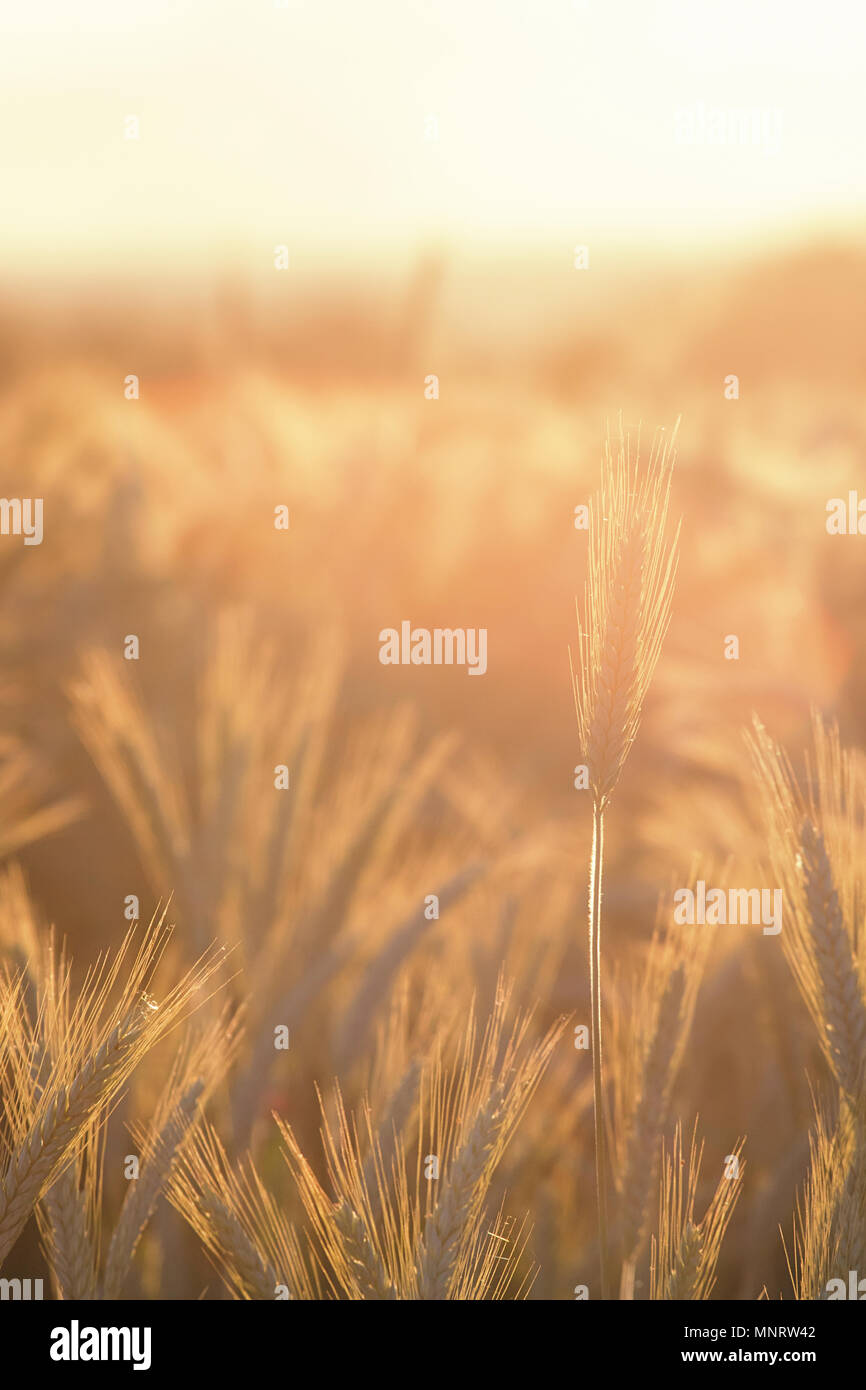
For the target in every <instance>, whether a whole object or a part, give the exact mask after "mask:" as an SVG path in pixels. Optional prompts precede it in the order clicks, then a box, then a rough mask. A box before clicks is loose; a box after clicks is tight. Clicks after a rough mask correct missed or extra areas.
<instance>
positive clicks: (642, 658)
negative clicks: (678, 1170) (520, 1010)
mask: <svg viewBox="0 0 866 1390" xmlns="http://www.w3.org/2000/svg"><path fill="white" fill-rule="evenodd" d="M675 436H676V428H675V429H674V431H673V435H672V436H671V438H670V440H668V439H666V438H665V437H664V435H663V434H662V433H661V432H660V433H659V434H658V435H657V436H656V439H655V442H654V444H653V447H652V450H651V452H650V456H649V459H648V461H647V463H646V466H645V467H643V468H641V466H640V463H639V451H640V450H639V441H638V446H637V448H636V449H635V450H634V452H632V448H631V443H630V440H629V438H628V436H627V435H625V434H624V433H623V430H622V425H621V424H620V428H619V432H618V435H617V437H616V438H615V439H612V438H611V436H610V435H608V438H607V440H606V443H605V450H604V460H603V464H602V475H601V488H600V490H599V492H598V493H597V495H596V496H595V497H594V498H593V500H592V502H591V504H590V509H589V510H590V525H589V559H588V572H587V581H586V589H585V593H584V602H583V609H582V611H581V609H580V607H578V639H579V640H578V659H577V663H576V664H575V662H574V660H573V658H572V662H571V673H572V684H573V688H574V704H575V711H576V714H577V726H578V733H579V737H580V743H581V748H582V753H583V757H584V759H585V761H586V766H587V768H588V771H589V787H590V790H591V793H592V850H591V853H590V861H589V978H590V1003H591V1015H592V1027H591V1032H592V1075H593V1113H594V1126H595V1177H596V1204H597V1210H598V1243H599V1265H600V1277H601V1296H602V1298H607V1297H608V1269H609V1260H608V1222H607V1153H606V1148H607V1143H606V1128H605V1127H606V1118H605V1102H604V1097H605V1089H604V1063H603V1050H602V991H601V902H602V882H603V869H604V817H605V811H606V809H607V807H608V804H609V802H610V798H611V796H612V794H613V792H614V789H615V787H616V784H617V782H618V781H619V777H620V773H621V772H622V769H623V765H624V764H625V760H626V758H627V756H628V752H629V749H630V748H631V745H632V743H633V742H634V740H635V737H636V735H637V731H638V727H639V725H640V717H641V710H642V708H643V702H644V697H645V696H646V692H647V689H648V688H649V683H650V680H651V679H652V675H653V671H654V670H655V666H656V662H657V661H658V657H659V652H660V650H661V644H662V641H663V639H664V635H665V632H666V631H667V627H668V623H669V621H670V611H671V598H672V595H673V586H674V576H675V572H676V559H677V538H676V537H674V539H673V541H672V542H668V541H667V539H666V535H665V531H666V524H667V515H668V505H669V499H670V481H671V470H672V467H673V457H674V454H673V444H674V439H675Z"/></svg>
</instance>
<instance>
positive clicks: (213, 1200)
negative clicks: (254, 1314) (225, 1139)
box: [201, 1192, 279, 1299]
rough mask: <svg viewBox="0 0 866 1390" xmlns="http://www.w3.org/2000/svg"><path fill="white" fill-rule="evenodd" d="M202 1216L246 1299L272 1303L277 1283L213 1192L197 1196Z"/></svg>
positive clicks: (251, 1243)
mask: <svg viewBox="0 0 866 1390" xmlns="http://www.w3.org/2000/svg"><path fill="white" fill-rule="evenodd" d="M201 1209H202V1214H203V1215H204V1217H205V1218H206V1220H207V1222H208V1225H209V1227H210V1230H211V1232H212V1233H213V1238H214V1241H215V1243H216V1245H217V1246H218V1247H219V1249H220V1251H221V1253H222V1255H223V1258H224V1259H225V1261H226V1263H227V1264H228V1265H230V1266H231V1269H232V1272H233V1274H234V1275H235V1276H236V1278H237V1282H238V1283H239V1284H240V1285H242V1286H243V1288H244V1289H245V1290H246V1292H247V1294H248V1295H249V1297H250V1298H253V1299H273V1297H274V1295H275V1293H276V1288H277V1284H278V1283H279V1280H278V1279H277V1277H276V1275H275V1274H274V1272H273V1270H271V1269H269V1268H268V1266H267V1265H266V1263H265V1261H264V1260H263V1259H262V1257H261V1255H260V1254H259V1252H258V1250H257V1249H256V1247H255V1246H254V1245H253V1242H252V1241H251V1240H250V1238H249V1236H248V1235H247V1233H246V1231H245V1230H244V1229H243V1227H242V1226H241V1224H240V1222H239V1221H238V1219H237V1217H236V1216H234V1214H233V1213H232V1212H230V1211H229V1209H228V1207H226V1206H224V1204H223V1203H222V1202H221V1201H220V1200H219V1198H218V1197H217V1196H215V1195H214V1193H213V1192H203V1193H202V1194H201Z"/></svg>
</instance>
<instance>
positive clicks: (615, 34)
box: [0, 0, 866, 276]
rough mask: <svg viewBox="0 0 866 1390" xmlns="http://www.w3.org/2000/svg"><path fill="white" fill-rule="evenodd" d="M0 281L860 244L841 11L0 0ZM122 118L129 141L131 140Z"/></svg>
mask: <svg viewBox="0 0 866 1390" xmlns="http://www.w3.org/2000/svg"><path fill="white" fill-rule="evenodd" d="M0 16H2V22H0V110H2V118H0V257H2V259H0V264H2V265H3V266H4V267H5V269H6V270H7V271H9V270H10V269H12V270H21V271H30V272H35V273H37V274H45V273H48V272H58V273H61V274H64V273H65V274H70V275H73V276H74V275H75V274H77V273H84V272H88V273H89V272H91V271H93V270H99V269H104V270H110V269H111V268H112V267H121V266H129V265H130V264H137V265H140V266H142V267H148V266H151V265H166V264H173V265H180V266H194V265H196V264H198V265H201V266H203V267H204V266H211V265H213V264H215V263H226V262H231V263H239V264H252V263H256V264H265V263H267V264H268V265H270V264H271V263H272V257H273V247H274V246H275V245H277V244H285V245H287V246H288V247H289V253H290V264H291V265H292V266H293V267H295V268H296V267H298V266H299V265H300V266H302V265H303V264H304V263H305V262H308V263H309V264H313V263H316V262H320V261H321V260H322V259H323V258H327V259H330V260H331V261H333V262H335V263H336V262H345V263H346V264H356V263H359V262H363V261H364V259H365V258H374V257H379V258H382V257H385V258H388V257H396V258H398V259H399V258H400V257H401V256H403V255H404V254H405V255H407V256H411V254H414V251H415V249H416V248H417V247H418V245H419V244H421V245H423V244H430V243H435V242H437V241H444V242H445V243H447V244H448V245H449V246H452V247H464V248H474V250H475V252H476V253H477V254H484V253H485V252H489V253H491V254H493V253H495V251H496V250H497V249H502V248H509V247H517V246H520V245H523V244H534V245H538V244H543V245H545V246H547V247H548V249H549V250H550V252H551V254H555V255H558V254H559V251H560V248H561V250H562V254H563V255H570V254H571V248H573V247H574V246H575V245H577V244H591V243H592V242H593V241H594V240H595V241H597V240H598V239H599V238H603V237H612V238H616V237H620V238H623V237H625V238H628V239H631V240H633V241H636V242H638V243H645V244H647V245H665V246H668V247H673V248H676V247H684V248H685V247H689V248H692V249H693V248H694V247H695V246H699V245H703V244H706V243H710V242H713V243H721V244H722V245H732V244H736V243H740V242H742V243H746V242H749V241H750V240H754V239H756V238H757V239H759V238H761V237H770V238H772V237H779V236H785V237H789V236H790V235H791V233H792V232H796V233H799V232H802V231H804V230H805V231H808V230H809V229H818V230H824V229H826V228H828V227H835V226H840V227H844V228H848V229H854V230H855V231H856V232H858V233H859V232H860V231H861V230H862V226H863V224H864V222H866V159H864V157H863V153H864V151H863V131H864V129H866V7H863V6H858V5H855V4H852V3H851V0H824V2H823V3H822V4H821V5H815V4H814V3H811V0H810V3H805V0H793V2H792V0H724V3H721V2H720V0H629V3H621V0H534V2H533V0H526V3H518V0H368V3H365V4H359V3H357V0H288V3H286V4H284V5H283V4H280V0H277V3H276V4H275V3H274V0H232V3H226V0H220V2H219V3H214V2H213V0H176V2H175V3H172V0H77V3H75V4H70V3H69V0H27V3H26V4H21V3H19V0H0ZM130 115H133V116H135V117H137V119H138V122H139V138H138V139H137V140H129V139H125V138H124V123H125V121H126V118H127V117H128V116H130Z"/></svg>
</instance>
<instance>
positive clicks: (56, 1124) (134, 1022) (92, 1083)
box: [0, 1011, 145, 1265]
mask: <svg viewBox="0 0 866 1390" xmlns="http://www.w3.org/2000/svg"><path fill="white" fill-rule="evenodd" d="M144 1026H145V1023H144V1018H143V1017H142V1014H141V1012H140V1011H137V1012H136V1013H135V1014H133V1016H132V1017H131V1018H128V1019H126V1020H125V1021H124V1022H123V1023H119V1024H117V1026H116V1027H115V1028H113V1029H112V1031H111V1032H110V1033H109V1035H108V1037H107V1038H106V1040H105V1042H104V1043H103V1044H102V1046H101V1047H100V1048H99V1050H98V1051H97V1052H96V1053H95V1054H94V1056H93V1057H92V1058H91V1059H90V1060H89V1061H87V1062H85V1064H84V1066H83V1067H82V1068H81V1070H80V1071H79V1072H78V1075H77V1076H76V1077H74V1079H73V1080H72V1082H71V1084H70V1085H69V1086H68V1087H65V1086H62V1087H61V1088H60V1089H59V1091H58V1093H57V1095H56V1096H55V1097H54V1099H53V1100H52V1102H51V1103H50V1105H49V1107H48V1110H47V1113H46V1114H45V1115H44V1116H43V1117H42V1118H41V1120H40V1121H39V1122H38V1123H37V1124H35V1125H34V1126H33V1127H32V1128H31V1130H30V1132H29V1133H28V1135H27V1136H26V1138H25V1139H24V1142H23V1143H22V1144H21V1146H20V1147H19V1149H18V1152H17V1154H16V1156H15V1158H14V1159H13V1161H12V1163H11V1165H10V1168H9V1171H8V1173H6V1174H5V1175H4V1177H3V1180H2V1183H0V1265H2V1263H3V1261H4V1260H5V1258H6V1256H7V1255H8V1254H9V1251H10V1250H11V1249H12V1246H13V1245H14V1244H15V1242H16V1240H17V1239H18V1236H19V1235H20V1234H21V1231H22V1230H23V1228H24V1226H25V1225H26V1223H27V1219H28V1217H29V1215H30V1213H31V1211H32V1210H33V1207H34V1206H35V1204H36V1202H37V1201H38V1200H39V1198H40V1196H41V1195H42V1193H43V1191H44V1190H45V1187H46V1185H47V1184H48V1183H49V1182H50V1180H51V1178H52V1176H53V1174H54V1173H56V1171H57V1169H58V1168H59V1167H60V1165H61V1163H62V1162H63V1160H64V1159H65V1158H66V1157H67V1156H68V1154H69V1151H70V1149H71V1148H72V1146H73V1145H74V1143H75V1141H76V1139H77V1138H78V1136H79V1135H80V1133H81V1131H82V1129H83V1128H84V1126H85V1125H86V1124H87V1123H88V1121H89V1120H91V1119H92V1117H93V1115H94V1114H95V1113H96V1112H97V1111H98V1110H99V1109H100V1107H101V1106H102V1105H103V1104H105V1103H106V1102H107V1100H108V1099H110V1097H111V1094H112V1093H113V1090H114V1084H113V1083H114V1082H115V1081H116V1078H117V1075H118V1073H119V1072H122V1070H123V1067H124V1063H125V1062H126V1061H127V1059H128V1056H129V1053H130V1050H131V1049H133V1048H134V1047H135V1044H136V1042H137V1040H138V1037H139V1035H140V1033H141V1031H142V1028H143V1027H144Z"/></svg>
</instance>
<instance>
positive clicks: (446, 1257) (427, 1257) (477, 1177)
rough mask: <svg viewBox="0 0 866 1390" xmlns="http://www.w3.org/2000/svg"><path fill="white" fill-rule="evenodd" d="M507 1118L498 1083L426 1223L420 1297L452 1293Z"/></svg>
mask: <svg viewBox="0 0 866 1390" xmlns="http://www.w3.org/2000/svg"><path fill="white" fill-rule="evenodd" d="M504 1120H505V1110H504V1106H503V1095H502V1087H501V1086H500V1085H497V1086H496V1088H495V1089H494V1091H493V1094H492V1095H491V1096H490V1099H489V1100H488V1102H487V1104H486V1105H485V1106H484V1107H483V1108H482V1109H481V1110H480V1111H479V1113H478V1115H477V1116H476V1118H475V1121H474V1123H473V1125H472V1128H471V1129H470V1131H469V1133H468V1135H467V1137H466V1140H465V1142H464V1144H463V1145H462V1146H461V1148H460V1149H459V1151H458V1153H457V1154H456V1156H455V1158H454V1160H453V1162H452V1164H451V1171H450V1172H449V1174H448V1178H447V1181H446V1185H445V1190H444V1192H443V1193H442V1195H441V1196H440V1198H439V1201H438V1202H437V1203H436V1206H435V1208H434V1209H433V1211H432V1212H431V1214H430V1215H429V1216H428V1218H427V1221H426V1224H425V1226H424V1240H423V1250H422V1254H421V1258H420V1260H419V1266H418V1287H419V1293H420V1297H421V1298H422V1299H432V1300H441V1299H445V1298H447V1297H448V1291H449V1289H450V1286H451V1282H452V1280H453V1278H454V1274H455V1272H456V1270H457V1265H458V1263H459V1259H460V1252H461V1249H462V1245H463V1241H464V1239H465V1237H466V1234H467V1229H468V1227H469V1224H470V1220H471V1217H472V1215H473V1214H474V1209H475V1206H476V1201H477V1196H478V1191H479V1188H480V1186H481V1183H482V1181H483V1178H484V1174H485V1172H486V1170H487V1167H488V1164H489V1163H490V1160H491V1158H492V1156H493V1154H494V1152H495V1150H496V1144H497V1140H498V1138H499V1134H500V1131H501V1129H502V1125H503V1122H504Z"/></svg>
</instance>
